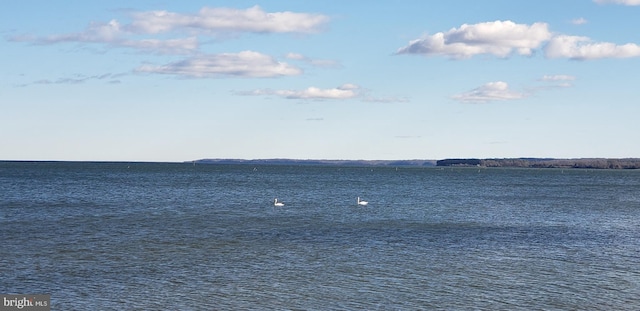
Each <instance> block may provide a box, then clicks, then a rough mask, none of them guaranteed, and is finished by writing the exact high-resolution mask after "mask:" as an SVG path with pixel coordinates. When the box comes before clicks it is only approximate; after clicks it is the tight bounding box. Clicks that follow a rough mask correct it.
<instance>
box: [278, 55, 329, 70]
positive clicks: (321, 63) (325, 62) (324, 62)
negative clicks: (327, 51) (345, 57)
mask: <svg viewBox="0 0 640 311" xmlns="http://www.w3.org/2000/svg"><path fill="white" fill-rule="evenodd" d="M285 57H286V58H288V59H293V60H298V61H302V62H305V63H308V64H310V65H313V66H316V67H324V68H338V67H340V63H338V62H337V61H335V60H330V59H313V58H309V57H306V56H304V55H302V54H298V53H287V55H286V56H285Z"/></svg>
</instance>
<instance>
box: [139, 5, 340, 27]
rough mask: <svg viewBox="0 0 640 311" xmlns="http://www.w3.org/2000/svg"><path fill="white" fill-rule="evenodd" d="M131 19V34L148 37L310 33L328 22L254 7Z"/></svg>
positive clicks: (315, 16)
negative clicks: (184, 33) (174, 33)
mask: <svg viewBox="0 0 640 311" xmlns="http://www.w3.org/2000/svg"><path fill="white" fill-rule="evenodd" d="M132 17H133V21H132V23H131V25H129V28H130V29H131V30H132V31H133V32H137V33H149V34H155V33H163V32H170V31H176V30H179V31H195V32H201V33H216V32H254V33H313V32H317V31H319V29H320V27H321V26H323V25H324V24H325V23H327V22H328V21H329V17H327V16H325V15H321V14H309V13H295V12H274V13H268V12H265V11H263V10H262V8H260V7H259V6H257V5H256V6H253V7H250V8H248V9H245V10H241V9H233V8H209V7H204V8H202V9H200V11H199V12H198V13H197V14H180V13H174V12H168V11H147V12H138V13H133V14H132Z"/></svg>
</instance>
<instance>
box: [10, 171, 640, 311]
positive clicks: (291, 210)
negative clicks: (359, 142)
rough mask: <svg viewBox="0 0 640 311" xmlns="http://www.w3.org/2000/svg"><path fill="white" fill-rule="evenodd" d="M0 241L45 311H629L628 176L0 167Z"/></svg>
mask: <svg viewBox="0 0 640 311" xmlns="http://www.w3.org/2000/svg"><path fill="white" fill-rule="evenodd" d="M358 196H360V197H361V198H362V199H364V200H367V201H369V205H368V206H366V207H363V206H357V205H356V198H357V197H358ZM276 197H277V198H278V199H279V200H280V201H283V202H285V206H284V207H274V205H273V200H274V198H276ZM0 237H1V240H2V245H1V248H0V275H1V278H0V293H17V294H37V293H41V294H51V302H52V305H53V308H52V309H53V310H418V309H426V310H432V309H444V310H543V309H544V310H639V309H640V171H638V170H577V169H575V170H560V169H485V168H444V169H442V168H439V167H430V168H402V167H400V168H397V169H396V168H378V167H374V168H371V167H320V166H247V165H195V166H194V165H192V164H182V163H179V164H178V163H44V162H39V163H38V162H36V163H28V162H0Z"/></svg>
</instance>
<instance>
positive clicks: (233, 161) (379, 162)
mask: <svg viewBox="0 0 640 311" xmlns="http://www.w3.org/2000/svg"><path fill="white" fill-rule="evenodd" d="M188 162H194V163H199V164H251V165H327V166H391V167H395V166H435V165H436V160H296V159H256V160H243V159H201V160H196V161H188Z"/></svg>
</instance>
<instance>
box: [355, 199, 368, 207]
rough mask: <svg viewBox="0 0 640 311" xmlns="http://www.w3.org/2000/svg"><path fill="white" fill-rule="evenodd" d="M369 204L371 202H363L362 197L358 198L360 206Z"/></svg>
mask: <svg viewBox="0 0 640 311" xmlns="http://www.w3.org/2000/svg"><path fill="white" fill-rule="evenodd" d="M367 204H369V202H367V201H362V200H360V197H358V205H363V206H364V205H367Z"/></svg>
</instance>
